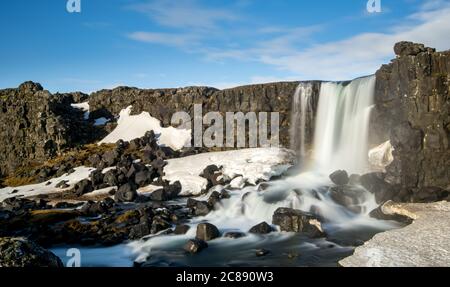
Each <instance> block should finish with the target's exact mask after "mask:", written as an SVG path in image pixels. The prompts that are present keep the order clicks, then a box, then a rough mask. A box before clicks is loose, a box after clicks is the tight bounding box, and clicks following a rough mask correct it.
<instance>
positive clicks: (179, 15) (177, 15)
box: [131, 0, 237, 30]
mask: <svg viewBox="0 0 450 287" xmlns="http://www.w3.org/2000/svg"><path fill="white" fill-rule="evenodd" d="M131 8H132V9H134V10H136V11H139V12H141V13H144V14H147V15H148V16H149V17H150V18H151V19H153V20H154V21H155V22H157V23H158V24H160V25H163V26H166V27H173V28H182V29H200V30H210V29H214V28H217V24H218V23H219V22H226V21H234V20H236V19H237V16H236V15H235V14H234V13H233V12H232V11H230V10H227V9H220V8H208V7H204V6H200V5H199V4H198V3H197V1H195V0H177V1H172V0H153V1H148V2H147V3H144V4H138V5H133V6H132V7H131Z"/></svg>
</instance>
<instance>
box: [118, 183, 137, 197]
mask: <svg viewBox="0 0 450 287" xmlns="http://www.w3.org/2000/svg"><path fill="white" fill-rule="evenodd" d="M136 197H137V192H136V186H135V185H134V184H133V183H126V184H124V185H122V186H120V187H119V189H118V190H117V192H116V194H115V195H114V199H115V200H116V201H117V202H132V201H134V200H135V199H136Z"/></svg>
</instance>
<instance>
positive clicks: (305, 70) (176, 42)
mask: <svg viewBox="0 0 450 287" xmlns="http://www.w3.org/2000/svg"><path fill="white" fill-rule="evenodd" d="M175 3H176V4H175ZM242 3H244V4H246V3H248V2H247V1H244V2H242ZM134 9H136V10H137V11H139V12H142V13H146V14H148V15H149V17H151V18H152V19H153V20H154V21H156V22H157V23H158V24H160V25H162V26H164V27H167V28H171V29H174V30H175V31H174V32H169V33H153V32H134V33H131V34H129V37H130V38H131V39H134V40H138V41H143V42H149V43H157V44H163V45H168V46H175V47H177V48H179V49H183V50H185V51H187V52H190V53H192V52H194V53H198V54H201V55H203V57H204V58H205V59H207V60H212V61H224V62H225V61H227V60H229V59H233V60H238V61H255V62H259V63H262V64H265V65H268V66H272V67H274V68H276V69H277V70H280V71H284V72H285V73H289V74H290V75H292V76H289V79H299V80H307V79H329V80H343V79H350V78H354V77H358V76H362V75H366V74H371V73H374V72H375V71H376V70H377V69H378V68H379V67H380V65H381V64H383V63H385V62H386V61H387V60H389V58H392V57H393V50H392V47H393V45H394V44H395V43H396V42H398V41H405V40H406V41H415V42H422V43H424V44H426V45H429V46H432V47H436V48H438V49H446V48H448V47H450V37H448V35H450V17H449V16H448V15H450V3H449V1H444V0H426V1H423V2H422V4H421V5H420V6H419V8H418V11H417V12H416V13H414V14H411V15H409V16H408V17H405V18H403V19H399V20H398V21H397V23H396V24H395V25H394V26H392V27H391V28H390V29H387V30H385V31H384V32H378V33H360V34H355V35H353V36H350V37H347V38H344V39H341V40H336V41H328V42H316V41H315V36H316V34H317V33H320V32H323V31H324V29H325V28H328V27H326V24H323V25H317V26H310V27H278V26H261V25H258V24H255V23H253V25H252V26H251V28H250V27H247V28H236V27H234V29H229V28H228V29H226V28H227V27H226V26H225V27H223V23H224V22H225V23H226V22H228V24H231V23H233V22H234V21H239V19H238V17H236V16H234V15H233V14H232V13H231V11H229V10H227V9H225V8H223V9H218V8H214V9H213V8H208V7H205V6H201V5H200V4H199V2H197V1H195V0H183V1H181V2H179V1H176V2H175V1H170V2H169V1H168V0H156V1H152V2H148V3H145V4H142V5H139V6H134ZM247 21H249V20H248V19H247ZM220 24H222V25H220ZM212 29H213V30H215V33H211V32H207V31H211V30H212ZM250 29H251V30H250ZM228 39H233V40H234V41H235V42H236V43H237V44H234V45H231V42H230V41H228ZM261 79H265V80H270V79H271V77H262V78H260V80H261ZM251 80H252V82H254V80H258V79H251ZM284 80H286V78H284ZM221 86H222V87H223V86H226V85H221Z"/></svg>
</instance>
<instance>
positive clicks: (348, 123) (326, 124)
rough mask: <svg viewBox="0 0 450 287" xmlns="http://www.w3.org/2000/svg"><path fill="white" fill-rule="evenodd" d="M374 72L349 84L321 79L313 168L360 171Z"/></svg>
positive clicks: (365, 158) (365, 161)
mask: <svg viewBox="0 0 450 287" xmlns="http://www.w3.org/2000/svg"><path fill="white" fill-rule="evenodd" d="M374 89H375V76H371V77H366V78H360V79H356V80H354V81H352V82H350V83H349V84H347V85H345V84H343V83H323V84H322V86H321V89H320V95H319V105H318V111H317V119H316V129H315V136H314V163H315V164H316V166H315V169H318V170H321V171H324V172H333V171H335V170H337V169H344V170H346V171H347V172H348V173H363V172H364V171H365V170H366V168H367V164H368V146H367V138H368V126H369V120H370V112H371V109H372V105H373V95H374Z"/></svg>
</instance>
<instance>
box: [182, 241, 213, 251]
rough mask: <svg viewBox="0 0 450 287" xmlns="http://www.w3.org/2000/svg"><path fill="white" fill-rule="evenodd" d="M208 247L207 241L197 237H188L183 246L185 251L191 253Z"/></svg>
mask: <svg viewBox="0 0 450 287" xmlns="http://www.w3.org/2000/svg"><path fill="white" fill-rule="evenodd" d="M207 247H208V243H207V242H205V241H203V240H199V239H190V240H189V241H188V242H187V243H186V244H185V245H184V247H183V249H184V250H185V251H186V252H189V253H191V254H195V253H199V252H200V251H202V250H203V249H205V248H207Z"/></svg>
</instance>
